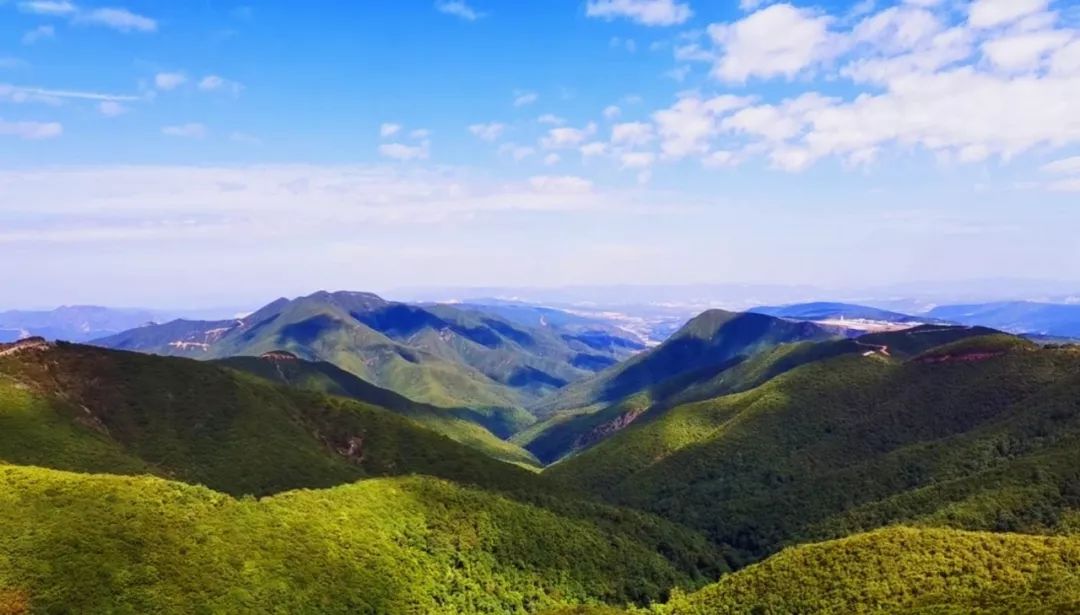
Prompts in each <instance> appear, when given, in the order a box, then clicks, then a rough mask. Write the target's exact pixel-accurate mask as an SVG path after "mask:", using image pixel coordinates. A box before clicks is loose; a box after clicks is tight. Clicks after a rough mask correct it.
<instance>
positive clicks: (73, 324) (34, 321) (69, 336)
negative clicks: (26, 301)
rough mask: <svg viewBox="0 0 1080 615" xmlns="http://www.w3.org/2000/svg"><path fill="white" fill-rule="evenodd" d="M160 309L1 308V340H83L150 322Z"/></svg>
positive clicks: (81, 307) (156, 316) (91, 307)
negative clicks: (35, 338) (36, 337)
mask: <svg viewBox="0 0 1080 615" xmlns="http://www.w3.org/2000/svg"><path fill="white" fill-rule="evenodd" d="M158 317H159V313H157V312H153V311H151V310H143V309H124V308H108V307H100V306H93V305H71V306H63V307H59V308H56V309H54V310H11V311H7V312H0V341H14V340H16V339H19V338H22V337H29V336H34V335H36V336H40V337H44V338H48V339H62V340H69V341H75V342H79V341H86V340H90V339H94V338H97V337H103V336H106V335H111V334H113V333H118V332H120V331H124V330H127V329H131V328H133V327H138V326H141V325H144V324H146V323H148V322H151V321H153V320H155V319H156V318H158Z"/></svg>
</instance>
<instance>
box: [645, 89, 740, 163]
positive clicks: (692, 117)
mask: <svg viewBox="0 0 1080 615" xmlns="http://www.w3.org/2000/svg"><path fill="white" fill-rule="evenodd" d="M750 102H751V100H750V99H748V98H744V97H740V96H732V95H723V96H716V97H713V98H709V99H703V98H700V97H698V96H684V97H683V98H681V99H679V100H678V101H677V102H676V103H675V104H674V105H672V106H671V107H669V108H667V109H662V110H660V111H657V112H655V113H653V116H652V117H653V121H654V122H655V124H656V127H657V132H659V134H660V140H661V144H660V149H661V151H662V152H663V154H664V156H665V157H668V158H676V159H677V158H683V157H685V156H689V155H692V154H703V153H705V152H707V151H708V150H709V141H710V140H711V139H712V138H713V137H714V136H716V135H717V134H718V133H719V132H720V124H719V122H720V119H721V118H722V117H723V116H724V115H725V114H727V113H730V112H731V111H734V110H736V109H739V108H742V107H745V106H747V105H749V104H750Z"/></svg>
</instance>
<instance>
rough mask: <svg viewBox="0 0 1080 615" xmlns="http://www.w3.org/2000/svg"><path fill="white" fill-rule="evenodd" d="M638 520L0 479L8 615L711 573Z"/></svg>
mask: <svg viewBox="0 0 1080 615" xmlns="http://www.w3.org/2000/svg"><path fill="white" fill-rule="evenodd" d="M721 570H722V568H721V567H720V564H719V562H718V560H717V559H716V556H715V554H714V552H713V551H712V550H711V549H710V548H709V547H708V546H707V545H706V544H705V543H704V541H702V540H701V539H700V538H699V537H695V536H694V535H693V534H690V533H689V532H685V531H682V530H679V529H678V528H676V527H674V526H671V525H666V524H664V523H663V522H660V521H658V520H655V519H651V518H648V517H645V516H643V515H634V514H633V513H626V512H621V511H615V510H611V509H602V508H601V507H596V506H591V507H590V505H587V504H581V505H579V506H576V507H574V506H572V505H570V504H567V503H562V504H559V505H557V506H548V507H544V506H540V505H536V504H531V503H528V502H524V501H516V500H513V499H509V498H507V497H504V496H501V495H496V494H493V493H491V492H487V491H482V490H478V489H473V488H465V487H461V486H458V485H455V484H453V483H449V482H445V481H441V480H437V479H432V478H425V477H403V478H382V479H371V480H365V481H362V482H359V483H356V484H352V485H344V486H340V487H335V488H332V489H325V490H318V491H293V492H287V493H281V494H278V495H275V496H273V497H269V498H264V499H261V500H254V499H251V498H243V499H234V498H232V497H230V496H227V495H224V494H221V493H217V492H214V491H211V490H209V489H206V488H202V487H194V486H189V485H184V484H180V483H175V482H169V481H165V480H161V479H157V478H150V477H120V476H109V475H85V474H71V473H66V472H59V471H55V470H44V469H40V468H28V467H17V466H5V465H0V611H3V612H5V613H25V612H33V613H51V612H77V613H103V612H131V613H191V612H219V613H271V612H272V613H306V612H310V613H316V612H317V613H371V614H381V613H493V614H494V613H513V612H537V611H539V610H543V609H545V608H546V607H554V606H557V605H560V604H574V603H582V602H584V603H589V602H592V603H596V602H608V603H612V604H626V603H628V602H637V603H647V602H649V601H656V600H660V599H663V598H664V597H665V596H666V595H667V591H668V590H669V589H670V588H672V587H685V588H693V587H697V586H700V585H701V584H703V583H704V582H705V581H706V580H707V579H708V578H711V577H714V576H715V575H717V574H719V573H720V571H721Z"/></svg>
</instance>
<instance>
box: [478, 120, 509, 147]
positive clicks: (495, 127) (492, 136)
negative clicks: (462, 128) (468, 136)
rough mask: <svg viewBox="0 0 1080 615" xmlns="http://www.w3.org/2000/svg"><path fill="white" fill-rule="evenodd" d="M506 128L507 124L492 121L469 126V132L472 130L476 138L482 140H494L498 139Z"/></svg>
mask: <svg viewBox="0 0 1080 615" xmlns="http://www.w3.org/2000/svg"><path fill="white" fill-rule="evenodd" d="M505 130H506V124H500V123H499V122H491V123H488V124H473V125H472V126H469V132H471V133H472V134H473V135H474V136H475V137H476V138H478V139H480V140H481V141H489V142H494V141H498V140H499V137H501V136H502V134H503V132H504V131H505Z"/></svg>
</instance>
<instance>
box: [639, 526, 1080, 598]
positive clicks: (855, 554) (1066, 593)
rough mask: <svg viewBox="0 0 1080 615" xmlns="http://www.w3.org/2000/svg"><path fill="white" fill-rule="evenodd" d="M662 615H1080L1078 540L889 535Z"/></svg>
mask: <svg viewBox="0 0 1080 615" xmlns="http://www.w3.org/2000/svg"><path fill="white" fill-rule="evenodd" d="M655 611H656V612H657V613H660V614H663V615H714V614H715V615H721V614H731V615H735V614H740V613H745V614H752V613H803V614H812V613H878V612H887V613H924V614H930V613H935V614H946V613H950V614H956V615H961V614H964V615H968V614H980V613H981V614H990V613H998V614H1001V615H1007V614H1012V613H1045V614H1047V615H1049V614H1051V613H1075V612H1080V538H1077V537H1041V536H1023V535H1019V534H991V533H986V532H962V531H956V530H938V529H919V530H916V529H910V528H890V529H886V530H879V531H876V532H872V533H868V534H859V535H857V536H852V537H850V538H844V539H841V540H836V541H832V542H826V543H821V544H812V545H806V546H800V547H793V548H791V549H787V550H785V551H783V552H782V553H780V554H778V555H776V556H773V557H771V558H769V559H768V560H765V561H764V562H762V563H760V564H757V565H754V566H751V567H749V568H747V569H745V570H742V571H740V572H738V573H736V574H733V575H730V576H728V577H726V578H724V579H723V580H721V581H720V582H719V583H716V584H713V585H710V586H709V587H706V588H705V589H702V590H701V591H698V592H696V593H693V594H690V595H678V596H676V597H675V598H673V599H672V600H671V602H670V603H669V604H667V605H665V606H663V607H659V608H657V609H655Z"/></svg>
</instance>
